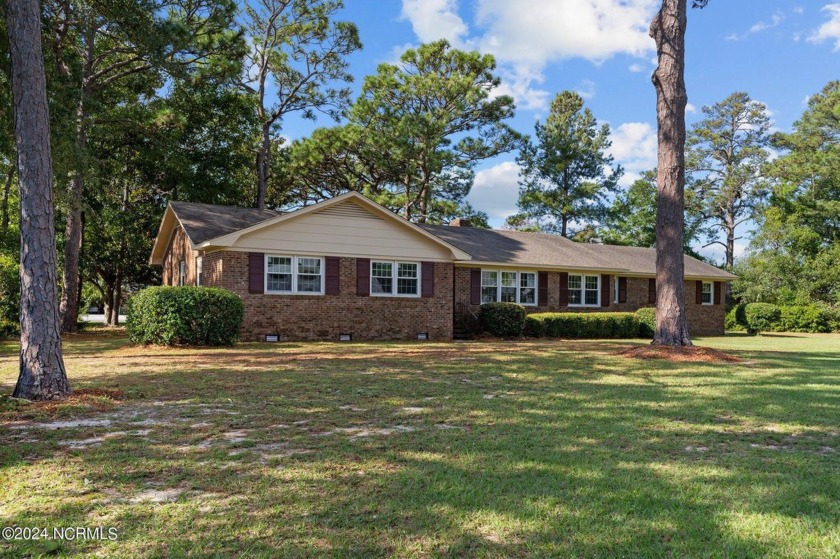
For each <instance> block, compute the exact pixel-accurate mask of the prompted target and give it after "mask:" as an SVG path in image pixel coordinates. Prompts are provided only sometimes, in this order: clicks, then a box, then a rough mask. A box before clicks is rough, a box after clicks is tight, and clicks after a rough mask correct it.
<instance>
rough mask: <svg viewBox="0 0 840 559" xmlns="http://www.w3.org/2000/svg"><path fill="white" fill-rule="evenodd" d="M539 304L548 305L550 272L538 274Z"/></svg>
mask: <svg viewBox="0 0 840 559" xmlns="http://www.w3.org/2000/svg"><path fill="white" fill-rule="evenodd" d="M537 305H539V306H541V307H547V306H548V272H540V273H539V274H537Z"/></svg>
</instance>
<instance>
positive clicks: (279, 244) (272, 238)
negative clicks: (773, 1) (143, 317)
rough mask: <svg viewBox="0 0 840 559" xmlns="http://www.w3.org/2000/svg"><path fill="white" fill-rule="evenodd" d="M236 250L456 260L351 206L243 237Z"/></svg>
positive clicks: (419, 237)
mask: <svg viewBox="0 0 840 559" xmlns="http://www.w3.org/2000/svg"><path fill="white" fill-rule="evenodd" d="M231 248H232V249H234V250H249V251H255V252H266V253H269V252H277V251H281V252H282V253H283V254H315V255H330V256H362V257H365V256H370V257H376V258H391V259H395V260H412V259H413V260H446V261H449V260H451V259H452V255H451V253H450V251H449V250H448V249H446V248H445V247H442V246H440V245H438V244H437V243H435V242H434V241H432V240H431V239H427V238H425V237H424V236H423V235H421V234H419V233H416V232H414V231H411V230H410V229H409V228H407V227H404V226H401V225H399V224H398V223H394V222H393V221H391V220H386V219H383V218H382V217H380V216H378V215H375V214H374V213H372V212H370V211H369V210H367V209H366V208H364V207H362V206H360V205H359V204H356V203H354V202H353V201H347V202H344V203H340V204H336V205H333V206H330V207H328V208H325V209H323V210H320V211H316V212H313V213H308V214H305V215H303V216H300V217H298V218H295V219H289V220H287V221H284V222H281V223H278V224H277V225H274V226H271V227H266V228H264V229H260V230H257V231H254V232H252V233H247V234H245V235H242V237H240V238H239V239H238V240H237V241H236V242H235V243H234V244H233V246H232V247H231Z"/></svg>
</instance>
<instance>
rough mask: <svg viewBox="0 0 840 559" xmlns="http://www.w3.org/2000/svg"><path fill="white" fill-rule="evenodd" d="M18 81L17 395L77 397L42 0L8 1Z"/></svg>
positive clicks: (13, 74)
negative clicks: (61, 293) (61, 297)
mask: <svg viewBox="0 0 840 559" xmlns="http://www.w3.org/2000/svg"><path fill="white" fill-rule="evenodd" d="M6 17H7V23H8V33H9V54H10V60H11V66H12V72H11V82H12V97H13V100H14V115H15V143H16V147H17V153H18V158H17V159H18V161H17V165H18V185H19V186H18V187H19V191H20V331H21V334H20V373H19V376H18V381H17V385H16V386H15V391H14V396H15V397H17V398H26V399H30V400H54V399H60V398H64V397H66V396H67V395H68V394H70V383H69V382H68V381H67V373H66V371H65V369H64V357H63V355H62V351H61V332H60V330H59V326H60V324H59V315H58V293H57V287H56V275H57V274H56V260H57V257H56V251H55V224H54V222H53V199H52V159H51V153H50V121H49V110H48V105H47V86H46V78H45V76H44V57H43V53H42V51H41V13H40V6H39V3H38V0H8V2H7V4H6Z"/></svg>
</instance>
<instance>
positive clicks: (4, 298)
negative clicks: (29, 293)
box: [0, 255, 20, 336]
mask: <svg viewBox="0 0 840 559" xmlns="http://www.w3.org/2000/svg"><path fill="white" fill-rule="evenodd" d="M18 270H19V266H18V262H17V260H15V259H13V258H12V257H10V256H6V255H0V322H3V321H5V322H11V323H12V324H13V325H14V326H16V327H17V329H18V330H20V327H19V324H20V275H19V273H18ZM0 336H2V334H0Z"/></svg>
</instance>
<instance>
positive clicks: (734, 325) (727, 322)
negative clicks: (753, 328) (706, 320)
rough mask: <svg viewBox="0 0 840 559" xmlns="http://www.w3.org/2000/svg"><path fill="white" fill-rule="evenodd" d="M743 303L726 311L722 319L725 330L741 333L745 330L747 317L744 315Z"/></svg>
mask: <svg viewBox="0 0 840 559" xmlns="http://www.w3.org/2000/svg"><path fill="white" fill-rule="evenodd" d="M745 307H746V305H744V304H743V303H741V304H737V305H733V306H731V307H730V308H729V310H727V311H726V316H725V317H724V319H723V327H724V329H726V330H735V331H743V330H746V329H747V317H746V316H745V315H744V308H745Z"/></svg>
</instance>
